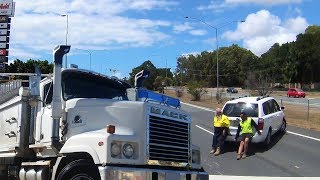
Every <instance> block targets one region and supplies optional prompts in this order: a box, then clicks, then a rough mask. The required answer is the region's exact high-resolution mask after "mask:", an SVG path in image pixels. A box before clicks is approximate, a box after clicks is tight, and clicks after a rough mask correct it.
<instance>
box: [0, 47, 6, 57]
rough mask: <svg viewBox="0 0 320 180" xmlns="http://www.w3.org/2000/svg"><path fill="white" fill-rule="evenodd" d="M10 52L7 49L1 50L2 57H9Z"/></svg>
mask: <svg viewBox="0 0 320 180" xmlns="http://www.w3.org/2000/svg"><path fill="white" fill-rule="evenodd" d="M7 55H8V51H7V50H6V49H0V56H7Z"/></svg>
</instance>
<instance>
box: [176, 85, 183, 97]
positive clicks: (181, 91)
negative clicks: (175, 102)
mask: <svg viewBox="0 0 320 180" xmlns="http://www.w3.org/2000/svg"><path fill="white" fill-rule="evenodd" d="M183 91H184V88H183V87H180V88H176V89H175V92H176V96H177V97H182V96H183Z"/></svg>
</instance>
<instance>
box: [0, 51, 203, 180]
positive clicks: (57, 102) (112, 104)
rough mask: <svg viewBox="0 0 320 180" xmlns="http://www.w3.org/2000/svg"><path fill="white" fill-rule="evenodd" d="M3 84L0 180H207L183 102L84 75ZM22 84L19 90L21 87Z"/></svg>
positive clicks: (64, 73)
mask: <svg viewBox="0 0 320 180" xmlns="http://www.w3.org/2000/svg"><path fill="white" fill-rule="evenodd" d="M70 48H71V47H70V46H67V45H59V46H57V47H55V48H54V50H53V62H54V71H53V74H52V75H49V76H47V77H45V78H42V75H41V72H39V71H37V70H36V73H35V74H34V75H31V76H30V77H29V86H27V87H24V86H20V84H19V83H15V84H12V82H11V84H1V88H0V89H2V91H0V132H1V135H0V179H20V180H47V179H51V180H55V179H57V180H69V179H72V180H78V179H87V180H96V179H109V180H111V179H126V180H129V179H134V180H136V179H147V180H158V179H159V180H160V179H173V180H175V179H187V180H189V179H190V180H193V179H208V174H207V173H206V172H205V171H204V169H203V168H202V166H201V160H200V148H199V147H198V146H195V145H193V144H192V143H191V116H190V114H188V113H187V112H185V111H183V110H182V109H181V107H180V101H179V100H178V99H175V98H172V97H169V96H166V95H163V94H158V93H155V92H152V91H149V90H147V89H144V88H143V85H142V84H143V80H144V79H145V78H147V77H148V76H149V72H148V71H141V72H140V73H138V74H137V75H136V76H135V85H134V86H131V85H129V84H128V83H126V82H124V81H122V80H119V79H117V78H114V77H108V76H105V75H101V74H99V73H95V72H93V71H87V70H81V69H78V68H62V60H63V56H64V55H65V54H67V53H68V52H69V50H70ZM17 84H18V85H17Z"/></svg>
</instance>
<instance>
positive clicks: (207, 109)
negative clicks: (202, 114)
mask: <svg viewBox="0 0 320 180" xmlns="http://www.w3.org/2000/svg"><path fill="white" fill-rule="evenodd" d="M181 104H185V105H188V106H191V107H195V108H199V109H203V110H206V111H212V112H216V111H214V110H212V109H209V108H205V107H201V106H197V105H193V104H189V103H184V102H181Z"/></svg>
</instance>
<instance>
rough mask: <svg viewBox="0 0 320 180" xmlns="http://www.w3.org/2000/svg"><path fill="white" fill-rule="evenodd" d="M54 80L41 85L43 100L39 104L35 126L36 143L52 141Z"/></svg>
mask: <svg viewBox="0 0 320 180" xmlns="http://www.w3.org/2000/svg"><path fill="white" fill-rule="evenodd" d="M52 86H53V84H52V80H51V81H47V82H45V83H44V85H43V86H41V88H40V90H41V100H42V102H39V104H38V111H37V119H36V123H35V125H34V127H35V141H36V143H39V142H40V141H41V142H49V141H51V137H50V136H51V131H52V128H51V123H50V119H51V108H52V107H51V102H52V92H53V88H52Z"/></svg>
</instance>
